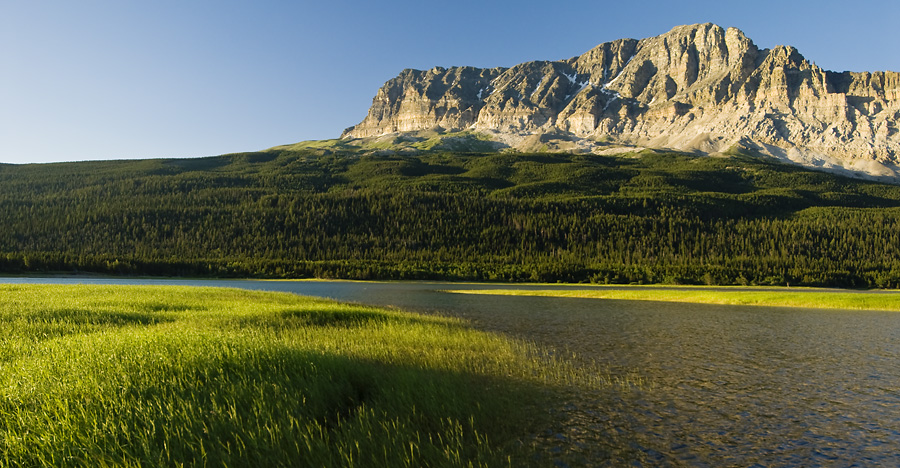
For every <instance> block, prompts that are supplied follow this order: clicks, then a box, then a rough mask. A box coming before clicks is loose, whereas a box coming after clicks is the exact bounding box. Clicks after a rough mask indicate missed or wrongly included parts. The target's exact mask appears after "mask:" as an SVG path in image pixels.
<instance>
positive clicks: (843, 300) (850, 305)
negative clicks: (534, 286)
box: [447, 286, 900, 311]
mask: <svg viewBox="0 0 900 468" xmlns="http://www.w3.org/2000/svg"><path fill="white" fill-rule="evenodd" d="M447 292H451V293H459V294H490V295H506V296H548V297H574V298H585V299H621V300H629V301H663V302H692V303H699V304H725V305H752V306H772V307H811V308H821V309H858V310H892V311H900V293H897V294H890V293H868V292H849V291H847V292H844V291H841V292H836V291H824V290H814V289H807V290H800V291H796V290H793V291H792V290H788V289H785V290H782V291H746V290H741V289H740V288H734V289H733V290H721V289H719V290H713V291H711V290H703V289H694V288H690V287H686V288H681V289H671V288H650V289H633V290H628V289H606V288H603V287H602V286H601V287H597V289H592V290H578V291H562V290H553V289H546V290H531V291H523V290H511V289H489V290H487V289H485V290H454V291H447Z"/></svg>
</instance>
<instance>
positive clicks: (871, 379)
mask: <svg viewBox="0 0 900 468" xmlns="http://www.w3.org/2000/svg"><path fill="white" fill-rule="evenodd" d="M0 282H3V283H28V282H31V283H65V284H71V283H93V284H98V283H99V284H176V285H195V286H224V287H239V288H247V289H259V290H270V291H287V292H293V293H298V294H304V295H314V296H322V297H330V298H335V299H339V300H344V301H356V302H363V303H368V304H375V305H382V306H395V307H400V308H404V309H408V310H414V311H419V312H426V313H440V314H445V315H452V316H457V317H462V318H464V319H466V320H468V321H469V322H470V323H472V324H473V325H474V326H475V327H478V328H481V329H486V330H491V331H495V332H500V333H505V334H509V335H512V336H516V337H520V338H525V339H528V340H533V341H536V342H538V343H540V344H542V345H544V346H547V347H549V348H552V349H555V350H556V351H559V352H565V353H574V358H575V359H576V360H582V361H584V362H592V363H594V364H597V365H599V366H600V367H602V368H603V369H604V370H605V372H607V373H608V374H609V375H610V377H611V378H613V379H617V380H618V381H620V382H621V384H620V385H613V386H611V387H610V388H606V389H601V390H597V391H596V392H594V394H577V395H575V394H573V395H570V396H569V399H568V401H567V402H565V404H564V405H562V406H561V407H559V408H552V409H550V410H551V411H553V412H554V414H555V415H556V416H557V420H558V421H559V423H558V427H553V428H548V430H547V432H546V433H545V434H540V435H538V438H539V439H540V441H541V443H542V444H544V445H545V446H546V447H548V453H550V454H559V460H554V461H556V462H558V463H557V464H558V465H560V466H564V464H563V462H562V460H565V461H566V462H567V463H569V464H571V465H573V466H575V465H578V466H580V465H585V466H621V465H626V464H627V465H632V466H685V465H687V466H851V465H856V466H900V313H892V312H860V311H842V310H821V309H796V308H774V307H742V306H720V305H704V304H680V303H663V302H639V301H617V300H598V299H565V298H546V297H511V296H477V295H456V294H447V293H442V292H439V291H440V290H442V289H478V288H497V285H496V284H491V285H478V284H460V283H368V282H344V281H336V282H329V281H249V280H209V281H206V280H123V279H104V278H0ZM504 287H505V286H504ZM513 287H516V288H540V289H546V288H547V286H513ZM553 287H556V286H553ZM565 288H567V289H577V288H579V286H565ZM550 456H551V457H552V456H553V455H550ZM548 463H549V462H548Z"/></svg>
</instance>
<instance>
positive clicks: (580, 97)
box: [342, 23, 900, 178]
mask: <svg viewBox="0 0 900 468" xmlns="http://www.w3.org/2000/svg"><path fill="white" fill-rule="evenodd" d="M898 120H900V74H898V73H895V72H874V73H851V72H843V73H835V72H831V71H827V70H823V69H821V68H819V67H818V66H816V65H814V64H813V63H811V62H809V61H807V60H806V59H805V58H804V57H803V56H802V55H801V54H800V52H799V51H798V50H797V49H795V48H793V47H790V46H777V47H774V48H772V49H759V48H758V47H757V46H756V45H755V44H754V43H753V41H752V40H751V39H750V38H748V37H747V36H746V35H745V34H744V33H743V32H741V31H740V30H739V29H736V28H728V29H724V28H722V27H720V26H718V25H715V24H711V23H704V24H695V25H687V26H678V27H675V28H673V29H672V30H670V31H669V32H667V33H665V34H662V35H659V36H656V37H650V38H646V39H640V40H636V39H619V40H616V41H612V42H606V43H603V44H600V45H598V46H596V47H594V48H592V49H590V50H589V51H587V52H585V53H584V54H582V55H579V56H577V57H573V58H570V59H567V60H559V61H535V62H526V63H522V64H519V65H516V66H514V67H511V68H488V69H483V68H474V67H452V68H442V67H435V68H433V69H431V70H427V71H419V70H404V71H402V72H401V73H400V74H399V75H398V76H397V77H396V78H393V79H391V80H389V81H388V82H387V83H385V85H384V86H383V87H382V88H381V89H380V90H379V91H378V93H377V94H376V96H375V98H374V99H373V102H372V107H371V108H370V110H369V113H368V115H367V116H366V118H365V119H363V121H362V122H360V123H359V124H358V125H356V126H353V127H351V128H348V129H347V130H346V131H345V132H344V134H343V135H342V138H345V139H353V138H371V137H379V136H383V135H388V134H394V133H404V132H416V131H424V130H428V131H438V132H456V131H461V130H472V131H476V132H479V133H482V134H485V135H489V136H490V137H491V138H493V139H495V140H497V141H500V142H503V143H504V144H507V145H508V146H511V147H513V148H519V149H532V148H530V147H529V145H531V144H532V142H534V141H540V142H541V143H542V145H541V146H540V149H553V148H565V149H566V150H577V151H586V152H601V151H602V152H610V151H615V150H616V148H624V149H623V150H622V151H625V150H629V149H632V148H633V147H652V148H660V149H670V150H678V151H687V152H695V153H701V154H714V153H718V152H723V151H726V150H729V149H734V148H736V147H740V148H743V149H744V150H748V151H753V152H756V153H760V154H764V155H768V156H774V157H777V158H779V159H783V160H787V161H792V162H795V163H799V164H803V165H807V166H814V167H820V168H823V169H831V170H839V171H849V172H851V173H857V174H867V175H871V176H877V177H889V178H896V177H898V174H900V171H898V169H897V168H898V162H900V161H898V159H900V135H898ZM555 140H561V141H562V140H564V141H566V142H567V144H566V145H554V144H553V142H554V141H555Z"/></svg>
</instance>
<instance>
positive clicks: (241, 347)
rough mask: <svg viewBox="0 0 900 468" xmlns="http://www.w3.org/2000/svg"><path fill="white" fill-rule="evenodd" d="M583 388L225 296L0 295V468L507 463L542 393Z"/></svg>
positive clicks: (413, 334)
mask: <svg viewBox="0 0 900 468" xmlns="http://www.w3.org/2000/svg"><path fill="white" fill-rule="evenodd" d="M592 379H594V380H592ZM599 384H602V382H600V380H599V377H597V376H596V375H594V376H590V375H582V374H579V371H578V370H577V369H576V368H574V367H573V366H571V365H569V364H567V363H566V362H564V361H561V360H559V359H556V358H553V357H551V355H549V354H547V353H543V352H541V351H540V350H539V349H538V348H536V347H535V346H533V345H531V344H528V343H523V342H520V341H515V340H512V339H508V338H505V337H501V336H498V335H493V334H489V333H484V332H478V331H474V330H472V329H469V328H467V327H466V326H464V324H463V323H462V322H459V321H457V320H453V319H445V318H438V317H431V316H422V315H415V314H409V313H404V312H399V311H393V310H386V309H379V308H372V307H365V306H358V305H346V304H338V303H335V302H331V301H325V300H319V299H312V298H303V297H298V296H294V295H290V294H281V293H263V292H250V291H242V290H233V289H216V288H188V287H168V286H164V287H153V286H81V285H79V286H56V285H54V286H45V285H6V286H0V466H4V467H13V466H15V467H19V466H363V467H369V466H390V467H400V466H497V465H500V466H505V465H513V466H517V465H519V464H521V463H524V462H527V461H528V460H532V458H531V456H530V454H529V452H530V450H531V449H530V442H529V440H531V439H530V437H531V435H532V434H534V433H535V432H536V431H540V430H541V427H542V425H543V424H546V423H547V421H546V419H547V418H548V416H547V414H548V412H547V411H544V410H542V409H541V408H542V407H543V406H542V405H544V404H545V403H546V402H547V401H548V399H549V398H552V395H553V394H554V393H553V392H554V391H555V389H560V388H565V387H568V386H572V385H599Z"/></svg>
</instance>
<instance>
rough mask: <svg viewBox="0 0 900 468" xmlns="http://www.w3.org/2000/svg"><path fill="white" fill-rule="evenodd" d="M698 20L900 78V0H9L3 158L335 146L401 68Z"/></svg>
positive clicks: (1, 16)
mask: <svg viewBox="0 0 900 468" xmlns="http://www.w3.org/2000/svg"><path fill="white" fill-rule="evenodd" d="M701 22H713V23H717V24H719V25H721V26H724V27H729V26H734V27H737V28H739V29H741V30H743V31H744V32H745V33H746V34H747V35H748V36H749V37H750V38H751V39H753V41H754V42H756V44H757V45H758V46H760V47H765V48H771V47H774V46H775V45H778V44H789V45H793V46H795V47H797V48H798V49H799V50H800V52H801V53H802V54H803V55H804V56H805V57H806V58H807V59H809V60H811V61H814V62H815V63H816V64H818V65H819V66H822V67H823V68H826V69H829V70H836V71H843V70H853V71H874V70H894V71H900V28H898V26H897V25H898V24H900V2H897V1H896V0H876V1H864V0H861V1H856V2H847V1H830V0H822V1H816V2H806V1H799V2H789V1H785V0H780V1H770V0H761V1H754V2H725V1H721V0H717V1H695V2H673V1H671V0H667V1H655V0H653V1H641V2H621V1H617V2H602V1H580V0H577V1H568V2H549V1H541V2H537V1H530V0H522V1H505V0H504V1H490V0H488V1H469V0H461V1H453V2H450V1H444V2H429V1H423V0H420V1H405V0H385V1H381V2H361V1H360V2H351V1H346V0H329V1H327V2H309V1H305V0H302V1H266V0H256V1H232V0H216V1H208V0H179V1H169V0H154V1H131V0H116V1H103V0H82V1H78V2H73V1H68V0H66V1H59V0H0V162H5V163H30V162H51V161H76V160H89V159H134V158H165V157H200V156H209V155H216V154H223V153H230V152H240V151H253V150H258V149H264V148H268V147H271V146H276V145H280V144H287V143H293V142H297V141H301V140H311V139H327V138H335V137H337V136H339V135H340V133H341V131H342V130H343V129H344V128H346V127H349V126H351V125H354V124H356V123H358V122H359V121H360V120H362V118H363V117H364V116H365V114H366V111H367V109H368V107H369V105H370V104H371V101H372V97H373V96H374V95H375V92H376V91H377V90H378V88H379V87H380V86H381V85H382V84H383V83H384V82H385V81H387V80H388V79H390V78H392V77H394V76H395V75H397V73H399V72H400V70H402V69H404V68H418V69H427V68H431V67H433V66H438V65H439V66H445V67H449V66H454V65H473V66H480V67H493V66H511V65H514V64H516V63H520V62H524V61H528V60H556V59H564V58H568V57H572V56H575V55H580V54H581V53H583V52H585V51H587V50H588V49H590V48H592V47H593V46H595V45H597V44H599V43H602V42H606V41H610V40H615V39H619V38H623V37H632V38H643V37H649V36H654V35H658V34H662V33H664V32H666V31H668V30H669V29H671V28H672V27H673V26H676V25H680V24H693V23H701Z"/></svg>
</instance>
